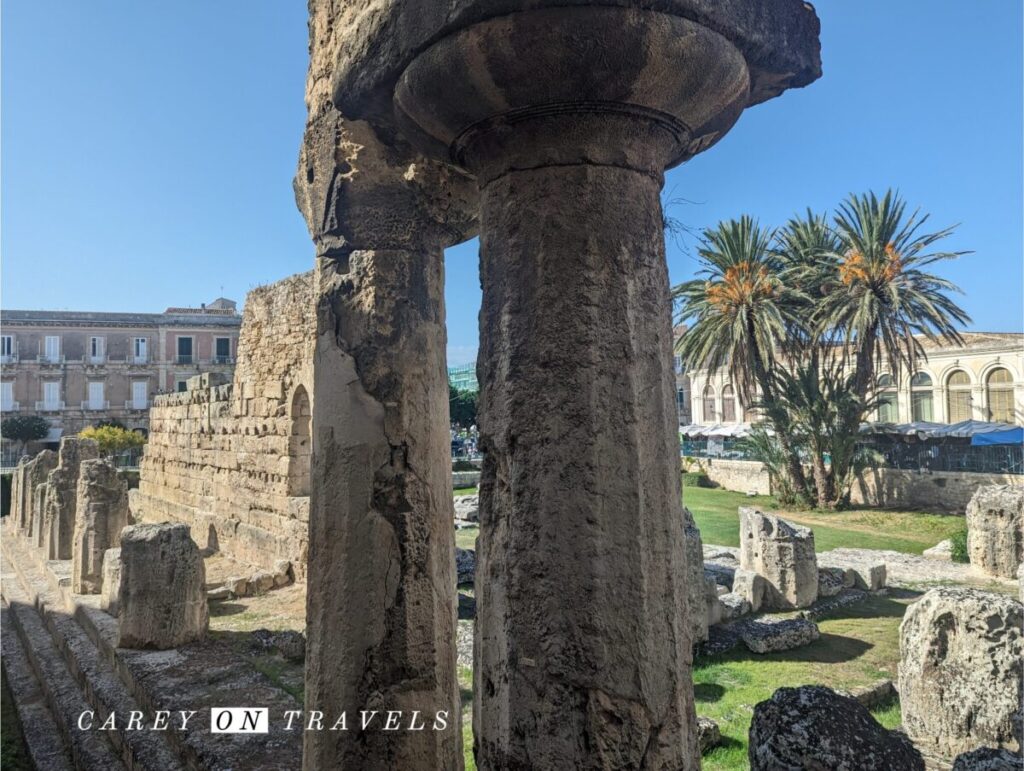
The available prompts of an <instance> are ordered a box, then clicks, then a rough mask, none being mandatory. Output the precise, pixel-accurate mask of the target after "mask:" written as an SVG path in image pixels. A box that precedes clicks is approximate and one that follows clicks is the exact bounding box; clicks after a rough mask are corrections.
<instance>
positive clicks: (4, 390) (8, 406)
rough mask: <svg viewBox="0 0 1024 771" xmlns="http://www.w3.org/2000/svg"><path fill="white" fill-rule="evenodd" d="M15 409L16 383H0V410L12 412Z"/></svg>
mask: <svg viewBox="0 0 1024 771" xmlns="http://www.w3.org/2000/svg"><path fill="white" fill-rule="evenodd" d="M13 409H14V382H13V381H10V380H5V381H4V382H2V383H0V410H3V411H4V412H11V411H12V410H13Z"/></svg>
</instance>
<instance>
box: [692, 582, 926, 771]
mask: <svg viewBox="0 0 1024 771" xmlns="http://www.w3.org/2000/svg"><path fill="white" fill-rule="evenodd" d="M908 602H909V599H902V598H901V599H893V598H891V597H872V598H870V599H869V600H867V601H865V602H863V603H858V604H856V605H852V606H849V607H846V608H840V609H839V610H837V611H836V612H835V614H834V615H832V616H830V617H827V618H825V619H823V620H822V621H819V622H818V626H819V628H820V629H821V639H819V640H818V641H817V642H815V643H812V644H811V645H808V646H806V647H803V648H798V649H796V650H793V651H786V652H783V653H770V654H765V655H757V654H753V653H750V652H748V651H747V650H746V649H745V648H744V649H742V650H741V649H739V648H737V649H735V650H733V651H731V652H730V653H728V654H726V655H724V656H716V657H713V658H708V659H702V658H698V659H697V660H696V661H695V662H694V668H693V683H694V686H693V687H694V696H695V698H696V703H697V714H698V715H701V716H702V717H709V718H712V719H713V720H715V721H716V722H717V723H718V726H719V728H720V729H721V731H722V744H721V746H719V747H716V748H715V749H714V750H712V751H711V752H710V753H708V754H707V755H705V756H704V760H703V768H704V769H708V770H710V771H725V769H729V770H730V771H732V769H745V768H748V767H749V766H748V764H747V732H748V730H749V729H750V718H751V716H752V715H753V713H754V705H755V704H757V703H758V702H761V701H764V700H765V699H768V698H770V697H771V695H772V694H773V693H774V692H775V690H776V689H777V688H782V687H786V686H790V687H794V686H798V685H826V686H828V687H829V688H834V689H837V690H839V689H848V688H853V687H856V686H861V685H868V684H870V683H873V682H875V681H877V680H880V679H882V678H887V679H890V680H895V679H896V667H897V665H898V664H899V658H900V653H899V625H900V620H901V619H902V618H903V613H904V611H905V610H906V606H907V604H908ZM873 714H874V716H875V719H876V720H878V722H880V723H881V724H882V725H884V726H885V727H886V728H894V727H895V726H897V725H898V724H899V723H900V710H899V705H898V704H897V703H894V704H891V705H887V706H884V707H881V708H880V709H877V710H874V711H873Z"/></svg>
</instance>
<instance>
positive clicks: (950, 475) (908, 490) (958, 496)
mask: <svg viewBox="0 0 1024 771" xmlns="http://www.w3.org/2000/svg"><path fill="white" fill-rule="evenodd" d="M700 462H701V465H702V467H703V468H704V470H705V471H706V472H707V475H708V478H709V479H710V480H711V481H712V482H715V483H716V484H718V485H720V486H721V487H722V488H724V489H726V490H733V491H735V492H738V493H748V492H752V491H753V492H756V493H757V494H758V495H770V494H771V483H770V481H769V479H768V471H767V470H766V469H765V466H764V464H763V463H761V462H760V461H751V460H725V459H722V458H701V459H700ZM983 485H1013V486H1024V476H1020V475H1013V474H977V473H973V472H956V471H934V472H930V473H929V472H923V471H903V470H900V469H891V468H872V469H867V470H865V471H864V472H862V473H861V474H860V475H859V476H858V478H857V479H855V480H854V483H853V489H852V490H851V496H850V498H851V502H852V503H853V504H854V505H857V506H870V507H872V508H900V509H924V510H927V511H942V512H948V513H950V514H963V513H964V511H966V509H967V503H968V502H969V501H970V500H971V496H973V495H974V493H975V492H976V491H977V489H978V488H979V487H981V486H983Z"/></svg>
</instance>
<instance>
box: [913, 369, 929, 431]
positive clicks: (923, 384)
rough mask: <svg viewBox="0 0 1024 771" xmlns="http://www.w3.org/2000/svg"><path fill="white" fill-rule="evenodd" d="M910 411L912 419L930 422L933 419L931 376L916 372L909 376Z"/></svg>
mask: <svg viewBox="0 0 1024 771" xmlns="http://www.w3.org/2000/svg"><path fill="white" fill-rule="evenodd" d="M910 413H911V415H912V416H913V417H911V420H913V421H915V422H916V421H919V420H920V421H924V422H926V423H930V422H931V421H932V420H934V417H933V416H934V411H933V410H932V379H931V376H930V375H928V374H926V373H924V372H918V373H917V374H916V375H914V376H913V377H912V378H910Z"/></svg>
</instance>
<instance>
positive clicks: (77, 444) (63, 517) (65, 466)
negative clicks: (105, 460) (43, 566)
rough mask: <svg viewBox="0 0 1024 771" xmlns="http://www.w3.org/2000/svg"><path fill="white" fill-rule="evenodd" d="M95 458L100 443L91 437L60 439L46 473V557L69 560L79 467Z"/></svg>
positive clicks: (44, 546) (44, 534) (76, 501)
mask: <svg viewBox="0 0 1024 771" xmlns="http://www.w3.org/2000/svg"><path fill="white" fill-rule="evenodd" d="M98 457H99V445H97V444H96V442H94V441H92V440H91V439H79V438H78V437H74V436H66V437H64V438H63V439H61V440H60V449H59V450H58V453H57V466H56V468H54V469H53V471H51V472H50V473H49V475H48V476H47V479H46V488H45V489H46V498H45V500H44V503H43V516H42V520H43V525H42V544H41V546H42V549H43V553H44V554H45V555H46V558H47V559H51V560H69V559H71V553H72V541H73V538H74V533H75V512H76V511H77V508H78V474H79V467H80V466H81V463H82V461H85V460H93V459H95V458H98Z"/></svg>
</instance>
